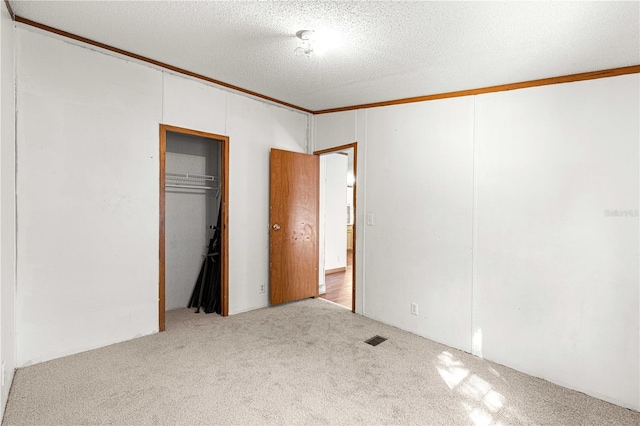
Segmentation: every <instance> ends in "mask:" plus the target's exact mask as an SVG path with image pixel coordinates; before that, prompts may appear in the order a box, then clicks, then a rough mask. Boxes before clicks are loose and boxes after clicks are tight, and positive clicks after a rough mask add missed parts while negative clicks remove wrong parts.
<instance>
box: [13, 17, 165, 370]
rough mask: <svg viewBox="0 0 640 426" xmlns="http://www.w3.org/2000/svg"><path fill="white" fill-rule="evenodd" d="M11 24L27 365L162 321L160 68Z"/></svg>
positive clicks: (21, 349) (21, 360)
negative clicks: (13, 30) (13, 29)
mask: <svg viewBox="0 0 640 426" xmlns="http://www.w3.org/2000/svg"><path fill="white" fill-rule="evenodd" d="M16 35H17V83H18V99H17V107H18V111H19V113H18V127H17V135H18V147H17V156H18V178H17V179H18V290H17V299H18V302H17V322H18V328H17V332H18V333H17V346H18V365H20V366H23V365H26V364H29V363H32V362H38V361H44V360H47V359H51V358H56V357H59V356H63V355H68V354H71V353H74V352H79V351H82V350H86V349H92V348H95V347H99V346H104V345H107V344H110V343H114V342H118V341H122V340H126V339H130V338H133V337H135V336H140V335H144V334H149V333H153V332H154V331H156V330H157V328H158V324H157V322H158V319H157V315H158V302H157V300H158V211H159V210H158V202H159V201H158V200H159V198H158V190H157V188H158V175H159V161H158V152H159V150H158V140H159V136H158V135H159V131H158V123H159V122H160V118H161V116H162V75H161V73H160V72H158V71H155V70H153V69H150V68H148V67H144V66H141V65H137V64H134V63H131V62H125V61H123V60H120V59H116V58H113V57H110V56H106V55H103V54H101V53H98V52H95V51H91V50H87V49H83V48H80V47H77V46H74V45H72V44H69V43H64V42H62V41H59V40H56V39H53V38H50V37H45V36H42V35H38V34H35V33H31V32H29V31H25V30H21V29H19V30H18V31H17V33H16Z"/></svg>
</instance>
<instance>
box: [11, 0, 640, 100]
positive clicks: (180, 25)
mask: <svg viewBox="0 0 640 426" xmlns="http://www.w3.org/2000/svg"><path fill="white" fill-rule="evenodd" d="M10 4H11V7H12V8H13V11H14V12H15V14H16V15H17V16H20V17H22V18H26V19H29V20H32V21H35V22H38V23H41V24H45V25H48V26H51V27H54V28H57V29H61V30H64V31H67V32H70V33H73V34H76V35H79V36H82V37H86V38H89V39H92V40H94V41H98V42H101V43H105V44H108V45H111V46H113V47H117V48H120V49H124V50H127V51H129V52H132V53H135V54H138V55H142V56H146V57H148V58H151V59H154V60H157V61H161V62H164V63H167V64H169V65H173V66H176V67H180V68H183V69H186V70H188V71H191V72H194V73H198V74H202V75H204V76H207V77H210V78H213V79H216V80H219V81H223V82H225V83H228V84H232V85H234V86H237V87H240V88H243V89H246V90H250V91H253V92H257V93H260V94H262V95H265V96H269V97H273V98H276V99H279V100H281V101H284V102H288V103H290V104H293V105H297V106H299V107H302V108H306V109H310V110H314V111H316V110H322V109H328V108H336V107H344V106H350V105H359V104H364V103H371V102H378V101H387V100H393V99H400V98H407V97H414V96H422V95H430V94H437V93H444V92H451V91H457V90H465V89H474V88H480V87H487V86H493V85H499V84H507V83H513V82H521V81H527V80H535V79H540V78H546V77H555V76H561V75H567V74H575V73H580V72H587V71H596V70H602V69H608V68H617V67H623V66H629V65H638V64H640V2H637V1H629V2H424V1H423V2H420V1H419V2H373V1H371V2H318V1H286V2H264V1H260V2H240V1H212V2H202V1H201V2H186V1H166V2H159V1H133V2H131V1H69V2H62V1H44V2H42V1H30V0H27V1H25V0H11V1H10ZM301 29H313V30H316V31H318V32H325V33H328V34H331V35H333V36H334V37H336V38H337V39H338V40H339V45H338V46H336V47H335V48H334V49H332V50H329V51H327V52H326V53H325V54H324V55H322V56H318V55H316V56H312V57H310V58H309V57H306V56H296V55H294V53H293V51H294V49H295V48H296V47H298V45H299V40H298V39H297V38H296V36H295V33H296V31H298V30H301Z"/></svg>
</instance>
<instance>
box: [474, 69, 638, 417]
mask: <svg viewBox="0 0 640 426" xmlns="http://www.w3.org/2000/svg"><path fill="white" fill-rule="evenodd" d="M639 81H640V79H639V77H638V75H631V76H624V77H617V78H612V79H606V80H605V79H601V80H593V81H586V82H582V83H576V84H563V85H559V86H547V87H540V88H532V89H527V90H519V91H514V92H502V93H495V94H492V95H485V96H479V97H478V98H477V100H476V123H477V125H476V185H477V201H476V204H475V206H476V224H477V226H476V228H475V229H476V236H475V237H476V244H475V247H474V248H475V253H476V255H475V256H474V258H475V264H476V279H475V281H474V283H475V285H474V296H475V299H474V306H475V313H476V315H475V318H474V324H473V327H474V333H476V332H480V331H481V333H482V355H483V356H484V357H486V358H489V359H492V360H494V361H497V362H499V363H501V364H504V365H508V366H510V367H514V368H516V369H518V370H521V371H524V372H526V373H530V374H533V375H536V376H539V377H542V378H545V379H549V380H551V381H554V382H556V383H559V384H561V385H566V386H569V387H572V388H575V389H578V390H581V391H583V392H586V393H589V394H591V395H594V396H597V397H600V398H603V399H606V400H608V401H611V402H614V403H616V404H620V405H624V406H627V407H634V408H636V409H638V408H640V404H639V402H640V393H639V389H638V386H639V384H640V383H639V381H638V380H639V374H640V371H639V370H638V367H639V366H638V362H639V359H640V353H639V340H638V335H639V332H640V330H639V327H638V326H639V311H638V308H639V306H640V301H639V296H638V287H639V283H640V276H639V269H638V265H639V259H640V252H639V250H638V248H639V240H638V231H639V227H638V217H637V211H638V210H637V209H638V202H639V200H638V192H639V190H640V186H639V185H638V181H639V178H640V175H639V163H638V159H639V154H640V150H639V141H640V134H639V131H638V127H639V122H640V108H639V94H640V85H639ZM615 209H619V210H625V211H629V210H634V211H635V212H636V213H635V215H636V216H635V217H608V216H606V214H605V211H606V210H615Z"/></svg>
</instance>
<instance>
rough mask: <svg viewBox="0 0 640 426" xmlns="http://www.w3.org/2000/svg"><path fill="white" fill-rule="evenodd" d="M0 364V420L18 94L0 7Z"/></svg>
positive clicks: (12, 271)
mask: <svg viewBox="0 0 640 426" xmlns="http://www.w3.org/2000/svg"><path fill="white" fill-rule="evenodd" d="M0 36H1V38H0V40H1V41H0V43H1V44H0V259H2V261H1V263H0V280H1V281H0V282H1V284H0V364H1V365H4V372H3V373H4V375H5V380H4V383H3V384H2V391H1V403H0V419H2V415H3V414H4V409H5V406H6V404H7V398H8V396H9V389H10V388H11V382H12V380H13V373H14V371H15V367H16V342H15V328H16V324H15V285H16V264H15V262H16V239H15V238H16V220H15V219H16V211H15V208H16V204H15V199H16V198H15V196H16V189H15V183H16V180H15V170H16V169H15V160H16V154H15V104H14V100H15V90H14V87H15V85H14V82H15V80H14V65H15V62H14V47H13V46H14V45H13V40H14V37H13V36H14V26H13V22H12V21H11V16H9V12H8V11H7V8H6V7H5V6H4V5H1V6H0Z"/></svg>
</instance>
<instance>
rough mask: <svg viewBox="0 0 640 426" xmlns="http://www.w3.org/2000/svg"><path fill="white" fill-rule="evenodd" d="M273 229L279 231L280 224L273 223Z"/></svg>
mask: <svg viewBox="0 0 640 426" xmlns="http://www.w3.org/2000/svg"><path fill="white" fill-rule="evenodd" d="M273 229H274V230H276V231H277V230H278V229H280V225H278V224H277V223H276V224H275V225H273Z"/></svg>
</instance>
